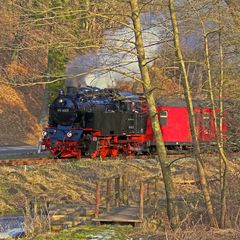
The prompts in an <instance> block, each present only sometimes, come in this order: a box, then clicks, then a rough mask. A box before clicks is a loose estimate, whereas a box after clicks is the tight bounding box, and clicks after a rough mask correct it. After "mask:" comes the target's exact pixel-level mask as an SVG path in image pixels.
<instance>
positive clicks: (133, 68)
mask: <svg viewBox="0 0 240 240" xmlns="http://www.w3.org/2000/svg"><path fill="white" fill-rule="evenodd" d="M158 22H160V20H159V15H158V14H155V13H153V12H149V13H143V14H142V23H143V37H144V41H145V48H146V56H147V58H148V59H149V62H151V60H152V59H153V58H155V57H156V56H157V54H158V53H159V44H158V42H159V41H160V39H159V37H158V36H161V34H162V33H163V32H164V31H165V30H163V28H161V27H160V26H157V23H158ZM104 35H105V39H107V40H106V41H104V42H103V44H102V46H103V48H101V49H100V50H99V51H97V52H94V53H92V54H86V55H83V56H78V57H76V58H75V59H73V60H72V61H71V62H69V64H68V65H67V71H66V75H68V76H69V78H68V79H67V80H66V82H65V84H66V86H67V87H79V86H80V85H81V86H86V85H89V86H96V87H100V88H106V87H114V86H115V84H116V81H123V80H124V81H131V80H132V79H130V78H126V76H124V75H122V74H121V72H124V73H128V74H133V73H134V74H139V68H138V61H137V57H136V55H135V54H130V53H129V52H130V51H133V49H134V44H133V42H134V33H133V32H132V31H131V30H130V29H129V28H126V27H124V28H121V29H119V30H117V31H106V32H105V34H104ZM114 47H118V49H126V51H119V50H116V49H114ZM109 69H111V71H110V70H109ZM112 69H116V71H114V70H112ZM83 73H86V75H85V76H83V75H82V76H79V75H81V74H83Z"/></svg>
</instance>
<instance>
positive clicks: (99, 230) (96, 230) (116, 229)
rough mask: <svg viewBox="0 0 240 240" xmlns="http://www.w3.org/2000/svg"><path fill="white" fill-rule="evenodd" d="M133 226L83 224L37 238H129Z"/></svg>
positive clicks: (76, 239) (38, 239) (112, 239)
mask: <svg viewBox="0 0 240 240" xmlns="http://www.w3.org/2000/svg"><path fill="white" fill-rule="evenodd" d="M133 232H134V229H133V228H132V227H123V226H104V225H103V226H98V227H96V226H87V225H86V226H81V227H77V228H72V229H69V230H64V231H61V232H60V233H57V234H52V235H47V236H45V237H38V238H35V240H45V239H48V240H60V239H61V240H65V239H66V240H67V239H71V240H86V239H109V240H128V239H131V237H129V235H131V234H133Z"/></svg>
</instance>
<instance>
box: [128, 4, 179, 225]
mask: <svg viewBox="0 0 240 240" xmlns="http://www.w3.org/2000/svg"><path fill="white" fill-rule="evenodd" d="M130 5H131V10H132V21H133V25H134V34H135V46H136V50H137V57H138V65H139V69H140V72H141V78H142V82H143V88H144V93H145V96H146V99H147V102H148V108H149V115H150V119H151V125H152V129H153V133H154V136H155V140H156V148H157V154H158V159H159V162H160V165H161V169H162V174H163V181H164V185H165V191H166V198H167V214H168V217H169V220H170V223H171V226H172V227H173V228H176V227H177V226H178V223H179V216H178V208H177V205H176V202H175V198H176V196H175V189H174V185H173V180H172V174H171V170H170V167H169V165H168V162H167V154H166V149H165V145H164V141H163V137H162V132H161V129H160V124H159V119H158V113H157V110H156V105H155V100H154V97H153V92H152V90H153V89H152V87H151V81H150V76H149V72H148V68H147V61H146V58H145V51H144V45H143V38H142V26H141V20H140V12H139V6H138V0H131V1H130Z"/></svg>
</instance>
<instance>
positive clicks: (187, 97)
mask: <svg viewBox="0 0 240 240" xmlns="http://www.w3.org/2000/svg"><path fill="white" fill-rule="evenodd" d="M169 9H170V15H171V20H172V26H173V36H174V44H175V48H176V54H177V57H178V59H179V65H180V69H181V73H182V77H183V86H184V95H185V100H186V103H187V108H188V116H189V123H190V129H191V134H192V140H193V145H194V156H195V158H196V163H197V169H198V174H199V178H200V183H201V187H202V191H203V195H204V198H205V204H206V207H207V212H208V216H209V220H210V223H211V225H212V226H217V221H216V217H215V215H214V211H213V206H212V201H211V197H210V193H209V187H208V183H207V179H206V173H205V168H204V163H203V161H202V159H201V152H200V146H199V142H198V138H197V133H196V127H195V117H194V112H193V104H192V96H191V90H190V87H189V80H188V76H187V70H186V67H185V63H184V59H183V54H182V50H181V46H180V40H179V30H178V23H177V18H176V13H175V9H174V0H169Z"/></svg>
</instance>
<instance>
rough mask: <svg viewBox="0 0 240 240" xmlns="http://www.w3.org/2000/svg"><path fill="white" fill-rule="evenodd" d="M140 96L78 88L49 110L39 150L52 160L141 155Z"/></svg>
mask: <svg viewBox="0 0 240 240" xmlns="http://www.w3.org/2000/svg"><path fill="white" fill-rule="evenodd" d="M147 119H148V115H147V107H146V102H145V100H144V99H143V98H142V97H141V96H137V95H134V94H132V93H129V92H125V91H120V90H116V89H99V88H96V87H84V88H80V89H79V90H78V91H77V92H69V93H68V94H64V92H63V90H60V91H59V95H58V97H57V98H56V99H55V100H54V101H53V103H52V104H51V105H50V108H49V125H48V127H47V128H46V129H45V130H44V131H43V132H42V135H43V139H42V149H44V150H50V152H51V153H52V154H53V155H54V156H56V157H77V158H80V157H81V156H91V157H97V156H101V157H106V156H112V157H114V156H117V154H118V153H122V154H130V153H131V152H141V151H142V147H143V146H142V145H143V143H144V136H145V132H146V126H147V125H146V123H147Z"/></svg>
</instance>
